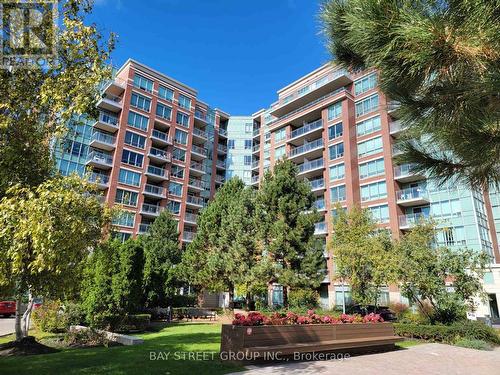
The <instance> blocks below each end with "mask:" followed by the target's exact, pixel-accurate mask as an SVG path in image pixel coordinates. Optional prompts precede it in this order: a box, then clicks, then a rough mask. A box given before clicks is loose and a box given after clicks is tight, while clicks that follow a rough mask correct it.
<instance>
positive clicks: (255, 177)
mask: <svg viewBox="0 0 500 375" xmlns="http://www.w3.org/2000/svg"><path fill="white" fill-rule="evenodd" d="M259 177H260V176H259V175H256V176H252V185H258V184H259Z"/></svg>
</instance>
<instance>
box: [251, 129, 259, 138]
mask: <svg viewBox="0 0 500 375" xmlns="http://www.w3.org/2000/svg"><path fill="white" fill-rule="evenodd" d="M259 135H260V129H254V131H253V137H257V136H259Z"/></svg>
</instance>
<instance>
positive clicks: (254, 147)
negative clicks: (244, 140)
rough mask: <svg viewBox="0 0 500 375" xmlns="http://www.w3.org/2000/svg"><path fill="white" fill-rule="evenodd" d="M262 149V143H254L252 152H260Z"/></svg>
mask: <svg viewBox="0 0 500 375" xmlns="http://www.w3.org/2000/svg"><path fill="white" fill-rule="evenodd" d="M259 151H260V144H256V145H253V147H252V154H258V153H259Z"/></svg>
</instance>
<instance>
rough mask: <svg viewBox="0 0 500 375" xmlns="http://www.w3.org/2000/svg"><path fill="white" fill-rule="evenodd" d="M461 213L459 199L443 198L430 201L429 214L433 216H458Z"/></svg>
mask: <svg viewBox="0 0 500 375" xmlns="http://www.w3.org/2000/svg"><path fill="white" fill-rule="evenodd" d="M461 213H462V204H461V203H460V199H451V200H443V201H438V202H432V203H431V212H430V214H431V215H432V216H434V217H440V218H449V217H453V216H460V215H461Z"/></svg>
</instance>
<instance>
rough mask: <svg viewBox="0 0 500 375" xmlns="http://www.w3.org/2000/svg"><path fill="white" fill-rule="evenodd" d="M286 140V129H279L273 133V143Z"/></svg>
mask: <svg viewBox="0 0 500 375" xmlns="http://www.w3.org/2000/svg"><path fill="white" fill-rule="evenodd" d="M285 138H286V128H281V129H279V130H276V131H275V132H274V142H281V141H283V140H284V139H285Z"/></svg>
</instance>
